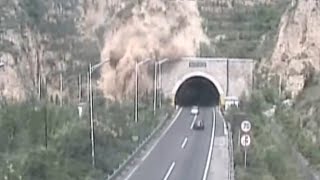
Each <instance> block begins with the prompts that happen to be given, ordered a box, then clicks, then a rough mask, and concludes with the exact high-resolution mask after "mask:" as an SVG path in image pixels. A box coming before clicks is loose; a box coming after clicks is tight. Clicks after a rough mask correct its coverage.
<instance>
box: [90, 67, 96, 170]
mask: <svg viewBox="0 0 320 180" xmlns="http://www.w3.org/2000/svg"><path fill="white" fill-rule="evenodd" d="M91 73H92V67H91V63H90V65H89V99H90V127H91V133H90V134H91V158H92V167H93V168H94V167H95V150H94V127H93V112H92V111H93V100H92V82H91V81H92V79H91V78H92V76H91Z"/></svg>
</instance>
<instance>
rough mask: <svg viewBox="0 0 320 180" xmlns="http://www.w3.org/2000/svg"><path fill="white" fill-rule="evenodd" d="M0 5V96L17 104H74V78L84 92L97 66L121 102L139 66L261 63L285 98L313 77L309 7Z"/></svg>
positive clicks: (268, 0)
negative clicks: (207, 59)
mask: <svg viewBox="0 0 320 180" xmlns="http://www.w3.org/2000/svg"><path fill="white" fill-rule="evenodd" d="M0 3H1V8H0V15H1V19H0V27H1V31H0V45H1V48H0V61H1V62H3V63H4V64H5V66H4V67H3V68H1V70H0V76H1V78H0V89H1V94H2V95H4V96H7V97H13V98H14V99H18V100H19V99H23V98H25V97H30V96H36V94H37V92H39V91H41V92H42V94H43V95H45V93H48V94H49V96H48V98H50V99H51V100H52V101H54V100H56V99H60V97H61V96H64V97H73V96H77V95H76V93H74V92H76V91H75V89H76V88H77V79H78V75H79V74H82V75H81V76H82V79H83V80H82V81H83V83H85V77H86V76H85V73H86V71H87V68H88V64H89V62H92V63H98V62H99V61H103V60H107V59H110V60H111V63H110V65H105V66H103V68H102V69H101V78H100V81H99V84H98V85H99V87H100V88H101V89H102V91H103V92H104V95H105V96H108V97H112V98H115V99H121V98H125V97H129V96H130V92H131V90H130V89H131V88H132V87H133V81H132V72H133V67H134V66H133V65H134V62H136V61H141V60H144V59H146V58H149V57H151V58H155V59H161V58H163V57H171V58H172V59H175V58H178V57H180V56H186V55H200V56H226V57H248V58H254V59H269V58H268V57H271V61H269V60H265V61H264V62H265V63H264V65H267V66H268V67H271V69H272V70H273V71H275V72H277V73H279V74H281V75H282V76H283V77H282V79H286V81H284V85H286V90H288V91H292V92H293V93H294V94H296V92H298V91H299V90H301V89H302V88H303V86H304V82H305V79H306V78H307V77H309V76H310V73H306V72H310V71H309V70H310V69H313V68H315V70H317V69H319V65H318V64H319V63H318V61H319V60H318V57H317V56H318V55H319V53H320V51H319V49H318V46H319V38H318V36H317V28H318V26H319V22H320V21H319V7H318V3H319V2H318V1H316V0H313V1H292V2H290V1H289V0H259V1H253V0H224V1H220V0H219V1H218V0H214V1H199V2H198V4H197V3H195V2H192V1H181V2H180V1H165V0H156V1H151V0H135V1H128V0H108V1H103V0H96V1H89V0H81V1H74V0H65V1H60V0H53V1H50V2H46V1H40V0H12V1H9V0H2V1H1V2H0ZM285 10H286V12H285ZM284 12H285V13H284ZM283 14H284V15H283ZM282 15H283V17H282V18H281V16H282ZM280 18H281V24H280V27H278V23H279V21H280ZM311 27H312V28H311ZM278 32H279V36H277V35H278ZM182 42H183V43H182ZM275 45H276V46H275ZM274 46H275V49H274ZM284 67H286V68H284ZM141 71H142V76H140V78H141V81H140V82H144V83H143V84H141V86H140V87H141V88H147V89H148V88H150V87H151V86H150V84H151V83H150V82H151V80H150V76H149V74H148V69H147V68H142V69H141ZM94 76H95V77H96V78H99V77H97V76H96V75H94ZM60 77H62V78H63V82H62V94H61V92H60V91H59V90H60V88H61V84H60V82H59V78H60ZM39 82H40V83H39ZM39 84H41V88H40V90H39ZM83 88H85V86H84V84H83Z"/></svg>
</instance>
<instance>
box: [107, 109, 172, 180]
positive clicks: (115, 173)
mask: <svg viewBox="0 0 320 180" xmlns="http://www.w3.org/2000/svg"><path fill="white" fill-rule="evenodd" d="M175 113H177V112H175ZM175 113H173V114H175ZM164 117H165V118H164V119H163V120H162V122H160V123H159V125H158V126H157V127H156V128H155V129H154V130H153V131H152V132H151V133H150V134H149V135H148V136H147V137H146V138H145V139H144V140H143V141H142V142H141V143H140V144H139V145H138V147H137V148H136V149H135V150H134V151H133V152H132V153H131V154H130V155H129V156H128V157H127V158H126V159H125V160H124V161H123V162H122V163H120V164H119V166H118V168H116V169H115V170H114V171H113V173H111V174H108V175H107V177H106V178H105V179H106V180H113V179H115V178H116V177H117V176H118V175H119V174H120V173H121V172H122V171H123V170H124V168H125V167H126V166H127V165H128V164H129V162H131V161H132V160H133V159H134V157H135V156H136V155H137V154H138V153H139V152H140V151H141V150H142V148H143V147H145V145H146V144H147V143H148V142H149V141H150V139H151V138H152V137H153V136H154V135H155V134H156V133H157V132H158V131H159V130H160V129H161V128H162V127H163V126H164V125H165V123H166V122H167V121H168V119H169V114H168V113H166V115H165V116H164Z"/></svg>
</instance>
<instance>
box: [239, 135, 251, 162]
mask: <svg viewBox="0 0 320 180" xmlns="http://www.w3.org/2000/svg"><path fill="white" fill-rule="evenodd" d="M250 143H251V138H250V136H249V135H248V134H244V135H242V137H241V145H242V146H243V147H244V168H246V167H247V147H248V146H249V145H250Z"/></svg>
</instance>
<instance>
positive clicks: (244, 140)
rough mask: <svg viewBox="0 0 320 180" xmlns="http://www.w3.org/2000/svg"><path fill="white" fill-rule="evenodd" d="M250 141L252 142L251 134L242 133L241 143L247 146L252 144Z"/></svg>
mask: <svg viewBox="0 0 320 180" xmlns="http://www.w3.org/2000/svg"><path fill="white" fill-rule="evenodd" d="M250 143H251V139H250V136H249V135H248V134H244V135H242V137H241V145H242V146H244V147H247V146H249V145H250Z"/></svg>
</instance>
